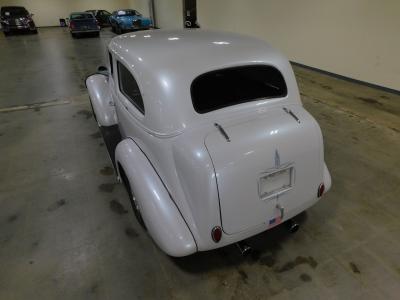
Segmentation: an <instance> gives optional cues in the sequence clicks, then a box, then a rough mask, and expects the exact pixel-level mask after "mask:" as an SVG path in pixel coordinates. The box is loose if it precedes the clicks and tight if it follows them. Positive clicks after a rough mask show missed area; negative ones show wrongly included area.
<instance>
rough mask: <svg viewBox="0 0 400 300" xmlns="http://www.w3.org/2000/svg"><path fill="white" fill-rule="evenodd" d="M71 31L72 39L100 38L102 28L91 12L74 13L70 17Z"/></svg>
mask: <svg viewBox="0 0 400 300" xmlns="http://www.w3.org/2000/svg"><path fill="white" fill-rule="evenodd" d="M69 29H70V32H71V35H72V37H78V36H81V35H89V34H91V35H95V36H99V34H100V26H99V24H98V23H97V20H96V18H95V17H94V16H93V14H92V13H89V12H74V13H71V15H70V16H69Z"/></svg>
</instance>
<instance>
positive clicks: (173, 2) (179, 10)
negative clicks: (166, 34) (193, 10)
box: [154, 0, 183, 29]
mask: <svg viewBox="0 0 400 300" xmlns="http://www.w3.org/2000/svg"><path fill="white" fill-rule="evenodd" d="M154 10H155V15H156V21H157V26H158V27H160V28H162V29H175V28H183V2H182V0H154Z"/></svg>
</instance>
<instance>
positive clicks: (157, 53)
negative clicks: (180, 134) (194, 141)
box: [109, 29, 297, 132]
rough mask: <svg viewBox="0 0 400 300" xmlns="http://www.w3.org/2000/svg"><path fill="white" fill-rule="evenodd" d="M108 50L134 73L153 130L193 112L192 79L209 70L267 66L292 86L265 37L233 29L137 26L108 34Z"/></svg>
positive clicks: (177, 125)
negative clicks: (110, 35)
mask: <svg viewBox="0 0 400 300" xmlns="http://www.w3.org/2000/svg"><path fill="white" fill-rule="evenodd" d="M109 50H110V52H112V53H114V56H115V57H117V59H118V60H119V61H120V62H121V63H123V64H124V65H125V66H126V67H128V69H130V71H131V72H132V73H133V75H134V76H135V79H136V80H137V82H138V85H139V88H140V90H141V93H142V97H143V100H144V105H145V111H146V115H145V118H144V120H143V122H147V119H149V121H148V122H149V123H148V127H151V128H153V129H154V130H156V131H158V132H166V131H169V130H172V131H174V130H181V129H183V128H185V127H186V126H187V125H188V123H190V122H192V121H193V120H195V119H196V118H197V117H198V115H197V114H196V113H195V111H194V108H193V105H192V99H191V94H190V87H191V83H192V82H193V80H194V79H195V78H196V77H198V76H199V75H201V74H204V73H207V72H210V71H213V70H218V69H223V68H227V67H235V66H243V65H255V64H266V65H271V66H274V67H276V68H277V69H278V70H280V71H281V72H282V74H283V76H284V77H285V81H286V83H287V86H288V89H290V86H292V85H293V84H294V85H295V86H296V88H297V85H296V83H295V79H294V76H293V72H292V69H291V66H290V65H289V62H288V60H287V59H286V58H285V57H284V56H283V55H281V54H280V53H279V52H278V51H276V50H275V49H274V48H272V47H271V46H270V45H269V44H268V43H266V42H265V41H262V40H259V39H256V38H253V37H248V36H244V35H240V34H236V33H226V32H220V31H210V30H202V29H186V30H147V31H138V32H131V33H127V34H123V35H120V36H117V37H115V38H113V39H112V40H111V42H110V44H109ZM285 75H286V76H285ZM160 99H163V100H162V101H160ZM176 107H179V109H176ZM163 120H165V121H163Z"/></svg>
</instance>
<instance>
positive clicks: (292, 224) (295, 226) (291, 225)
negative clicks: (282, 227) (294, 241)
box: [286, 219, 300, 233]
mask: <svg viewBox="0 0 400 300" xmlns="http://www.w3.org/2000/svg"><path fill="white" fill-rule="evenodd" d="M286 227H287V230H288V231H289V232H290V233H295V232H296V231H297V230H299V228H300V224H299V223H297V222H296V220H294V219H290V220H287V221H286Z"/></svg>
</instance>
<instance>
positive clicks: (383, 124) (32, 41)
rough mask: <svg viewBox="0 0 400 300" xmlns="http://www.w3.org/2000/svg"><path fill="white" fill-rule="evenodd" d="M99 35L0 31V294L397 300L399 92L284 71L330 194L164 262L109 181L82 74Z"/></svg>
mask: <svg viewBox="0 0 400 300" xmlns="http://www.w3.org/2000/svg"><path fill="white" fill-rule="evenodd" d="M112 36H113V34H112V33H111V32H109V31H108V30H105V31H104V32H102V34H101V38H81V39H72V38H71V37H70V36H69V34H68V32H67V31H65V30H64V29H61V28H49V29H40V30H39V34H38V35H18V36H11V37H9V38H5V37H3V36H1V37H0V153H1V155H0V299H7V300H8V299H307V300H308V299H374V300H376V299H399V297H400V196H399V195H400V96H398V95H394V94H390V93H386V92H382V91H379V90H375V89H371V88H368V87H365V86H361V85H357V84H354V83H349V82H345V81H342V80H338V79H334V78H331V77H328V76H325V75H321V74H319V73H315V72H313V71H310V70H307V69H303V68H300V67H295V73H296V76H297V78H298V82H299V87H300V91H301V95H302V98H303V101H304V105H305V107H306V108H307V109H308V110H309V111H310V112H311V113H312V115H313V116H314V117H315V118H316V119H317V120H318V122H319V123H320V125H321V128H322V131H323V134H324V139H325V156H326V162H327V165H328V167H329V168H330V170H331V174H332V177H333V187H332V190H331V191H330V192H329V193H328V194H327V195H326V196H325V197H324V198H323V199H322V200H321V201H320V202H319V203H318V204H317V205H315V206H314V207H313V208H311V209H310V210H308V211H307V212H306V213H304V214H302V215H301V216H300V217H299V219H300V221H301V228H300V230H299V231H298V232H297V233H296V234H294V235H291V234H288V233H287V232H286V230H285V229H284V228H279V227H278V228H276V229H274V230H271V231H269V232H266V233H263V234H261V235H259V236H256V237H254V238H252V239H250V240H249V241H248V243H249V244H251V245H252V246H253V247H254V249H255V250H254V252H253V253H252V255H250V256H248V257H245V258H243V257H241V256H240V255H239V254H238V252H237V250H236V248H235V247H234V246H230V247H226V248H224V249H220V250H217V251H211V252H207V253H199V254H196V255H193V256H190V257H187V258H181V259H172V258H170V257H167V256H166V255H165V254H163V253H162V252H161V251H160V250H158V249H157V247H156V246H154V244H153V243H152V241H151V239H150V238H149V236H148V235H147V234H146V233H145V232H144V231H143V230H142V229H141V227H140V226H139V225H138V223H137V222H136V220H135V219H134V216H133V213H132V211H131V208H130V204H129V200H128V197H127V195H126V193H125V191H124V189H123V187H122V186H121V185H120V184H116V181H115V177H114V174H113V170H112V168H111V163H110V160H109V157H108V155H107V151H106V148H105V146H104V143H103V141H102V139H101V136H100V134H99V131H98V128H97V126H96V124H95V122H94V120H93V117H92V114H91V112H90V105H89V102H88V96H87V93H86V90H85V86H84V81H83V80H84V78H85V76H86V75H88V74H89V73H91V72H93V71H94V70H95V69H96V66H97V65H99V64H101V63H102V62H104V61H105V59H106V55H105V46H106V44H107V42H108V41H109V39H110V38H111V37H112Z"/></svg>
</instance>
